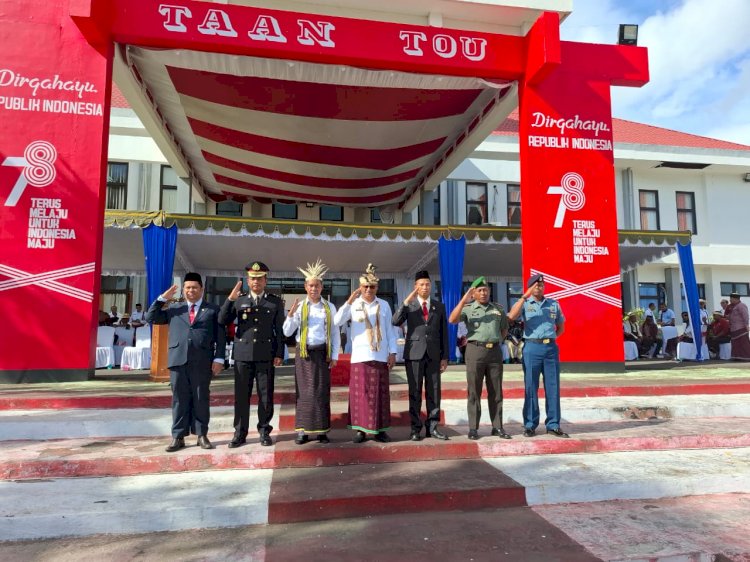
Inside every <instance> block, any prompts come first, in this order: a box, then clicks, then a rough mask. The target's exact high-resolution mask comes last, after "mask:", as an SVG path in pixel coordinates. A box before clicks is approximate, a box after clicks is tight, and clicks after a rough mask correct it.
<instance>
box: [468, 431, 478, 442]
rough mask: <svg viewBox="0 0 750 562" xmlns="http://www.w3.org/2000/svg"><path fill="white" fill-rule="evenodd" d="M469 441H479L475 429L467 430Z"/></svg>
mask: <svg viewBox="0 0 750 562" xmlns="http://www.w3.org/2000/svg"><path fill="white" fill-rule="evenodd" d="M469 439H471V440H472V441H476V440H478V439H479V431H477V430H476V429H470V430H469Z"/></svg>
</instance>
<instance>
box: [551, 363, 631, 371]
mask: <svg viewBox="0 0 750 562" xmlns="http://www.w3.org/2000/svg"><path fill="white" fill-rule="evenodd" d="M560 372H561V373H612V374H621V373H624V372H625V362H624V361H592V362H588V361H571V362H561V363H560Z"/></svg>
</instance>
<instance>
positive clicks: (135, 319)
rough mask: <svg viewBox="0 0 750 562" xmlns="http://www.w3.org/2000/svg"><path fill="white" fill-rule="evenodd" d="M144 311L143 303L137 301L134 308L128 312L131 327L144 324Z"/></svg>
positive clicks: (138, 326)
mask: <svg viewBox="0 0 750 562" xmlns="http://www.w3.org/2000/svg"><path fill="white" fill-rule="evenodd" d="M145 316H146V313H145V312H143V305H142V304H141V303H138V304H136V305H135V310H134V311H133V312H131V313H130V326H131V327H132V328H140V327H141V326H145V325H146V320H145Z"/></svg>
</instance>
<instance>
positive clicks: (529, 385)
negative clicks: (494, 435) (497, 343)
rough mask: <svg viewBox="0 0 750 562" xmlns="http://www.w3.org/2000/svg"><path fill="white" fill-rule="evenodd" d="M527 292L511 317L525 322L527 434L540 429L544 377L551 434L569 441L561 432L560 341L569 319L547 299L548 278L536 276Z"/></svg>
mask: <svg viewBox="0 0 750 562" xmlns="http://www.w3.org/2000/svg"><path fill="white" fill-rule="evenodd" d="M526 287H527V288H526V292H525V293H524V294H523V297H521V298H520V299H519V300H518V302H516V304H514V305H513V308H511V309H510V312H509V313H508V317H509V318H510V319H511V320H515V319H516V318H519V317H521V318H523V325H524V342H525V343H524V346H523V378H524V386H525V396H524V401H523V426H524V431H523V434H524V435H525V436H526V437H534V435H536V428H537V426H538V425H539V397H538V394H539V375H540V374H541V373H544V397H545V398H544V405H545V410H546V412H547V419H546V420H545V421H544V425H545V426H547V433H548V434H550V435H556V436H557V437H569V435H568V434H567V433H565V432H564V431H563V430H562V429H560V354H559V352H558V349H557V338H559V337H560V336H561V335H562V333H563V331H564V329H565V316H564V315H563V313H562V309H561V308H560V305H559V304H558V302H557V301H556V300H554V299H550V298H545V296H544V278H543V277H542V276H541V275H532V276H531V277H530V278H529V281H528V283H527V284H526Z"/></svg>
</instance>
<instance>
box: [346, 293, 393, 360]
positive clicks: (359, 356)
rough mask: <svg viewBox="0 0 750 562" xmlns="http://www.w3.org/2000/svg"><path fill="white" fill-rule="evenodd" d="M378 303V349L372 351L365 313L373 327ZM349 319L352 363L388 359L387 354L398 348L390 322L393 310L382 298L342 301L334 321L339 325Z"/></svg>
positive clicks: (359, 298)
mask: <svg viewBox="0 0 750 562" xmlns="http://www.w3.org/2000/svg"><path fill="white" fill-rule="evenodd" d="M378 304H379V305H380V334H381V341H380V349H379V350H378V351H372V349H370V340H369V338H368V337H367V332H366V329H367V325H366V324H365V314H367V316H368V318H369V319H370V323H371V324H372V328H373V330H374V329H375V324H376V316H375V310H376V309H377V305H378ZM349 319H351V321H352V328H351V342H352V359H351V362H352V363H364V362H365V361H380V362H382V363H385V362H387V361H388V355H389V354H391V353H393V354H395V353H396V351H397V350H398V347H397V345H396V331H395V330H394V328H393V324H391V320H392V319H393V312H392V311H391V307H390V305H389V304H388V303H387V302H385V301H384V300H383V299H379V298H375V300H373V301H372V302H371V303H369V304H368V303H367V302H365V301H364V299H362V298H361V297H357V298H356V299H355V300H354V302H353V303H352V304H351V305H350V304H347V303H344V304H342V305H341V308H339V309H338V311H337V312H336V316H335V318H334V320H333V321H334V323H335V324H336V325H337V326H341V325H343V324H345V323H346V322H347V320H349Z"/></svg>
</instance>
